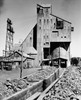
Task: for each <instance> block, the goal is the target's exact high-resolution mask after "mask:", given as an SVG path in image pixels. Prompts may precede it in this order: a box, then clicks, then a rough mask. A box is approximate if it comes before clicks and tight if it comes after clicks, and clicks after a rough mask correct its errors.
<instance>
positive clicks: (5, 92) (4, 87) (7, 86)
mask: <svg viewBox="0 0 81 100" xmlns="http://www.w3.org/2000/svg"><path fill="white" fill-rule="evenodd" d="M55 70H56V68H54V67H49V68H46V69H44V70H39V71H38V72H35V73H33V74H31V75H29V76H27V77H25V78H23V79H13V80H11V79H7V80H6V81H5V82H4V83H2V82H0V100H2V99H3V98H5V97H9V96H11V95H12V94H14V93H16V92H18V91H20V90H22V89H25V88H28V87H29V86H32V85H33V83H35V82H38V81H40V80H43V79H45V78H46V77H48V76H49V75H51V74H52V73H54V72H55Z"/></svg>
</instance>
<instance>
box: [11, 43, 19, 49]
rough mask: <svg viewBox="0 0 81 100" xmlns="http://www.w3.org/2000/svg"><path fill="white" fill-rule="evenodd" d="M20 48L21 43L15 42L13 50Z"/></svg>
mask: <svg viewBox="0 0 81 100" xmlns="http://www.w3.org/2000/svg"><path fill="white" fill-rule="evenodd" d="M17 50H20V43H17V44H14V46H13V48H12V51H17Z"/></svg>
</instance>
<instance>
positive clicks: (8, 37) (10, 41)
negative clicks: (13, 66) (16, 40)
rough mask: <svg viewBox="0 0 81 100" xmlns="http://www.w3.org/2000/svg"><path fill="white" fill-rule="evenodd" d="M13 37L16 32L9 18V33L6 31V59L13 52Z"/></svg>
mask: <svg viewBox="0 0 81 100" xmlns="http://www.w3.org/2000/svg"><path fill="white" fill-rule="evenodd" d="M13 35H14V30H13V27H12V22H11V20H10V19H9V18H8V19H7V31H6V44H5V57H6V56H8V55H9V54H10V53H11V52H12V47H13Z"/></svg>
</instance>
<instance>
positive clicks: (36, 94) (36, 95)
mask: <svg viewBox="0 0 81 100" xmlns="http://www.w3.org/2000/svg"><path fill="white" fill-rule="evenodd" d="M40 94H41V92H36V93H35V94H33V95H32V96H31V97H29V98H28V99H26V100H34V99H36V98H37V97H39V96H40Z"/></svg>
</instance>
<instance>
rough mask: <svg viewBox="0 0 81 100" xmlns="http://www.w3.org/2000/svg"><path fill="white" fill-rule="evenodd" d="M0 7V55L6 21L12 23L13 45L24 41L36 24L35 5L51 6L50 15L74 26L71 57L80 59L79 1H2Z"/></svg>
mask: <svg viewBox="0 0 81 100" xmlns="http://www.w3.org/2000/svg"><path fill="white" fill-rule="evenodd" d="M1 1H2V0H1ZM3 1H4V3H3V7H0V11H1V12H0V55H2V50H3V49H5V39H6V20H7V18H10V19H11V20H12V22H13V28H14V31H15V34H14V43H18V42H19V41H20V40H24V39H25V37H26V36H27V34H28V33H29V32H30V31H31V29H32V27H33V26H34V25H35V23H36V4H37V3H45V4H46V3H47V4H49V3H50V4H52V13H53V14H54V15H57V16H59V17H62V18H64V19H66V20H68V21H70V22H72V26H74V32H72V43H71V55H72V56H79V57H81V46H80V45H81V0H3Z"/></svg>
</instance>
